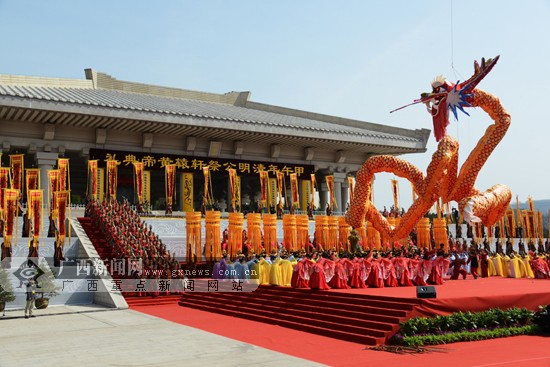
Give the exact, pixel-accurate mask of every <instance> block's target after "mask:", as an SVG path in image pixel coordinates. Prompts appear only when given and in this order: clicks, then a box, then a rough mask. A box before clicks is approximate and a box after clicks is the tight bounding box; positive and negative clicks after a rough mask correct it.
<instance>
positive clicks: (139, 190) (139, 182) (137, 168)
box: [96, 162, 143, 205]
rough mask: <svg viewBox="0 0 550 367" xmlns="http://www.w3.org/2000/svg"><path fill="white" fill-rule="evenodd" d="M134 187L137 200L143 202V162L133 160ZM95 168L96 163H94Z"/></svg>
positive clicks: (139, 202)
mask: <svg viewBox="0 0 550 367" xmlns="http://www.w3.org/2000/svg"><path fill="white" fill-rule="evenodd" d="M133 164H134V177H135V182H134V189H135V190H136V197H137V202H138V204H139V205H141V204H143V162H134V163H133ZM96 170H97V165H96Z"/></svg>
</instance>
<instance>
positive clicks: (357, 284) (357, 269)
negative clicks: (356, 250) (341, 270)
mask: <svg viewBox="0 0 550 367" xmlns="http://www.w3.org/2000/svg"><path fill="white" fill-rule="evenodd" d="M351 264H352V268H351V269H352V270H351V278H350V280H349V282H350V286H351V288H367V285H366V284H365V278H366V274H365V270H364V269H365V267H364V264H363V259H361V258H358V257H355V256H354V257H353V260H352V261H351Z"/></svg>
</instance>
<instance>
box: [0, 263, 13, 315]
mask: <svg viewBox="0 0 550 367" xmlns="http://www.w3.org/2000/svg"><path fill="white" fill-rule="evenodd" d="M13 301H15V293H14V291H13V285H12V284H11V281H10V273H9V272H8V271H7V270H6V269H4V268H0V311H1V312H2V313H3V316H5V315H6V303H8V302H13Z"/></svg>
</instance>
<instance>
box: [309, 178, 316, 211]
mask: <svg viewBox="0 0 550 367" xmlns="http://www.w3.org/2000/svg"><path fill="white" fill-rule="evenodd" d="M310 205H311V208H313V207H314V206H315V173H312V174H311V200H310Z"/></svg>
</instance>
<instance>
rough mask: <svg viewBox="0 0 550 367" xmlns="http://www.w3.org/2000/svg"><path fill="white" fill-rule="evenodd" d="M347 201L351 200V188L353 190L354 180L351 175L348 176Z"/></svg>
mask: <svg viewBox="0 0 550 367" xmlns="http://www.w3.org/2000/svg"><path fill="white" fill-rule="evenodd" d="M348 190H349V202H350V203H351V202H352V201H353V190H355V180H354V179H353V177H352V176H348Z"/></svg>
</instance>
